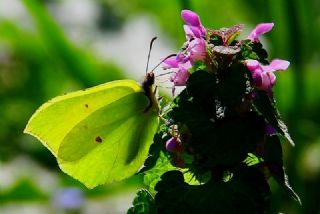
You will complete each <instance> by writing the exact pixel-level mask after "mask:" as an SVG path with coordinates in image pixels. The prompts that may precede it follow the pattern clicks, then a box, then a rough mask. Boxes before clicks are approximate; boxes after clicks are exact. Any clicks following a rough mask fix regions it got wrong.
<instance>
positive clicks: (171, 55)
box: [151, 54, 177, 72]
mask: <svg viewBox="0 0 320 214" xmlns="http://www.w3.org/2000/svg"><path fill="white" fill-rule="evenodd" d="M173 56H177V54H170V55H169V56H167V57H166V58H164V59H163V60H161V61H160V62H159V63H158V64H157V65H156V66H154V68H153V69H152V70H151V72H153V71H154V70H155V69H156V68H157V67H159V65H161V64H162V63H163V62H164V61H166V60H167V59H168V58H170V57H173Z"/></svg>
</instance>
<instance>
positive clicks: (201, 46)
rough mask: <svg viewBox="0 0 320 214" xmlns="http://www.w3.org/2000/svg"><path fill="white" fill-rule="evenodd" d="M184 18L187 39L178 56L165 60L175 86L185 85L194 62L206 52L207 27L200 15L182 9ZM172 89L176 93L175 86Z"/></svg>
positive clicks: (165, 66)
mask: <svg viewBox="0 0 320 214" xmlns="http://www.w3.org/2000/svg"><path fill="white" fill-rule="evenodd" d="M181 16H182V19H183V20H184V21H185V23H186V25H184V30H185V33H186V37H187V41H186V42H185V43H184V45H183V47H182V50H181V51H180V52H179V53H178V54H177V56H174V57H170V58H168V59H166V60H165V61H164V64H165V65H164V68H165V69H172V70H173V74H172V76H171V78H170V80H171V82H173V83H174V87H175V86H185V85H186V82H187V80H188V78H189V76H190V73H189V69H190V68H191V67H192V65H193V63H194V62H196V61H199V60H204V59H205V58H206V56H207V53H206V51H207V50H206V41H205V39H204V37H205V36H206V29H205V28H204V27H203V26H202V24H201V21H200V18H199V16H198V15H197V14H196V13H195V12H193V11H191V10H182V12H181ZM174 87H173V89H172V91H173V93H174V91H175V88H174Z"/></svg>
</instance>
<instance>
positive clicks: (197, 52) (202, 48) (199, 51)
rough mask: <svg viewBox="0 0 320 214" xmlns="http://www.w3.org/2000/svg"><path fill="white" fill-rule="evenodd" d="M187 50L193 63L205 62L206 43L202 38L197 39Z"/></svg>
mask: <svg viewBox="0 0 320 214" xmlns="http://www.w3.org/2000/svg"><path fill="white" fill-rule="evenodd" d="M187 50H188V51H189V53H190V56H189V58H190V60H191V61H192V62H195V61H198V60H203V59H205V58H206V56H207V49H206V42H205V41H204V39H202V38H195V39H193V40H191V41H190V42H189V44H188V48H187Z"/></svg>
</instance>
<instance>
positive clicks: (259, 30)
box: [248, 23, 274, 42]
mask: <svg viewBox="0 0 320 214" xmlns="http://www.w3.org/2000/svg"><path fill="white" fill-rule="evenodd" d="M273 26H274V23H261V24H258V25H257V26H256V27H255V29H253V31H251V33H250V34H249V36H248V39H250V40H251V41H254V42H259V37H260V36H261V35H263V34H265V33H267V32H269V31H270V30H271V29H272V28H273Z"/></svg>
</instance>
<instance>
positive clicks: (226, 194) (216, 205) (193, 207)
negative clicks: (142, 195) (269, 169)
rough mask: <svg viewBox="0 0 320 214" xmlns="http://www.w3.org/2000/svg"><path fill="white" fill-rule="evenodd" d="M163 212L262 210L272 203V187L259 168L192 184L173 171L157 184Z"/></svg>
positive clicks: (242, 169)
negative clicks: (226, 180)
mask: <svg viewBox="0 0 320 214" xmlns="http://www.w3.org/2000/svg"><path fill="white" fill-rule="evenodd" d="M156 190H157V191H158V193H157V195H156V196H155V201H156V205H157V207H158V212H159V213H164V214H167V213H175V214H178V213H199V214H202V213H208V211H210V213H262V212H263V211H265V212H266V211H267V210H268V209H269V206H270V189H269V185H268V183H267V182H266V181H265V179H264V177H263V175H262V174H261V173H260V172H259V171H258V170H257V169H255V168H251V167H250V168H248V167H244V168H241V169H239V170H236V171H235V172H233V176H232V177H231V178H230V179H229V180H228V182H223V181H215V180H213V179H211V180H210V181H209V182H208V183H206V184H204V185H197V186H194V185H188V184H187V183H186V182H185V181H184V178H183V175H182V173H181V172H179V171H170V172H167V173H165V174H164V175H163V176H162V177H161V181H160V182H159V183H158V184H157V185H156Z"/></svg>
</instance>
